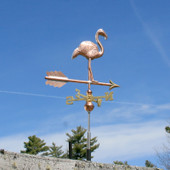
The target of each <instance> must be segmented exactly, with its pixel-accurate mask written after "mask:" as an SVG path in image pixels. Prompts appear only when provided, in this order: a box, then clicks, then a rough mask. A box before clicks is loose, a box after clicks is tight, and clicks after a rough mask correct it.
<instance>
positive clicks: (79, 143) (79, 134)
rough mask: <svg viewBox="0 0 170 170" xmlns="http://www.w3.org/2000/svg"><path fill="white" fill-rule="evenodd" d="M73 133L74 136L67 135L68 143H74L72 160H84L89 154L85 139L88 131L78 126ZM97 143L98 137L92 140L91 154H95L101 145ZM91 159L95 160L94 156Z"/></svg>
mask: <svg viewBox="0 0 170 170" xmlns="http://www.w3.org/2000/svg"><path fill="white" fill-rule="evenodd" d="M71 131H72V135H70V134H69V133H66V135H67V136H68V139H67V141H68V142H71V143H72V148H73V149H72V151H73V153H72V154H73V155H72V158H73V159H78V160H84V159H86V152H87V138H86V137H85V133H86V131H87V130H86V129H85V128H83V127H82V126H78V127H77V129H76V130H74V129H72V130H71ZM96 143H97V137H94V138H92V139H91V140H90V145H91V152H94V151H95V150H96V149H97V148H98V147H99V144H96ZM91 158H93V156H92V157H91Z"/></svg>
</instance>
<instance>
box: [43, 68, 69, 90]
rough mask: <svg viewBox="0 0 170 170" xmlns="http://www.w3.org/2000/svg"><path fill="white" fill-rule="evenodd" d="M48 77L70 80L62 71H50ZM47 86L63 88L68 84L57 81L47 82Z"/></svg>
mask: <svg viewBox="0 0 170 170" xmlns="http://www.w3.org/2000/svg"><path fill="white" fill-rule="evenodd" d="M47 75H48V76H49V77H58V78H60V79H63V80H64V79H68V78H67V77H66V76H65V75H64V74H63V73H62V72H61V71H50V72H47ZM45 84H46V85H47V84H48V85H50V86H54V87H59V88H60V87H62V86H64V85H65V84H66V82H64V81H56V80H47V81H46V83H45Z"/></svg>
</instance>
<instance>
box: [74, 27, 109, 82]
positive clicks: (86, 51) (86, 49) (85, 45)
mask: <svg viewBox="0 0 170 170" xmlns="http://www.w3.org/2000/svg"><path fill="white" fill-rule="evenodd" d="M99 35H102V36H104V37H105V39H107V34H106V33H105V32H104V30H103V29H99V30H98V31H97V32H96V36H95V38H96V42H97V43H98V45H99V47H100V48H101V51H99V50H98V47H97V45H96V44H94V43H93V42H91V41H83V42H81V44H80V46H79V47H78V48H76V49H75V50H74V52H73V55H72V59H74V58H76V57H77V56H78V55H82V56H84V57H86V58H87V59H88V61H89V63H88V70H89V74H90V75H89V78H90V80H91V81H94V78H93V73H92V69H91V60H93V59H95V58H99V57H101V56H102V55H103V53H104V48H103V46H102V44H101V42H100V41H99Z"/></svg>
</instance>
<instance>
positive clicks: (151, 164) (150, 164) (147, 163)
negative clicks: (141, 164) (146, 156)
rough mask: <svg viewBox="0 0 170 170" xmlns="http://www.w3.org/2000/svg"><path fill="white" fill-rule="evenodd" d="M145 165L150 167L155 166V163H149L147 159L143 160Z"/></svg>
mask: <svg viewBox="0 0 170 170" xmlns="http://www.w3.org/2000/svg"><path fill="white" fill-rule="evenodd" d="M145 166H146V167H150V168H153V167H155V165H154V164H153V163H151V162H150V161H148V160H146V161H145Z"/></svg>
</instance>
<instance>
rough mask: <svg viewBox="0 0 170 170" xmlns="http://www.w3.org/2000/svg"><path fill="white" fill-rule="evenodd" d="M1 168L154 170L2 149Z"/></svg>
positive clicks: (21, 169)
mask: <svg viewBox="0 0 170 170" xmlns="http://www.w3.org/2000/svg"><path fill="white" fill-rule="evenodd" d="M0 170H154V168H146V167H135V166H120V165H113V164H102V163H95V162H88V161H77V160H70V159H59V158H51V157H41V156H35V155H28V154H19V153H13V152H7V151H3V150H1V151H0Z"/></svg>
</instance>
